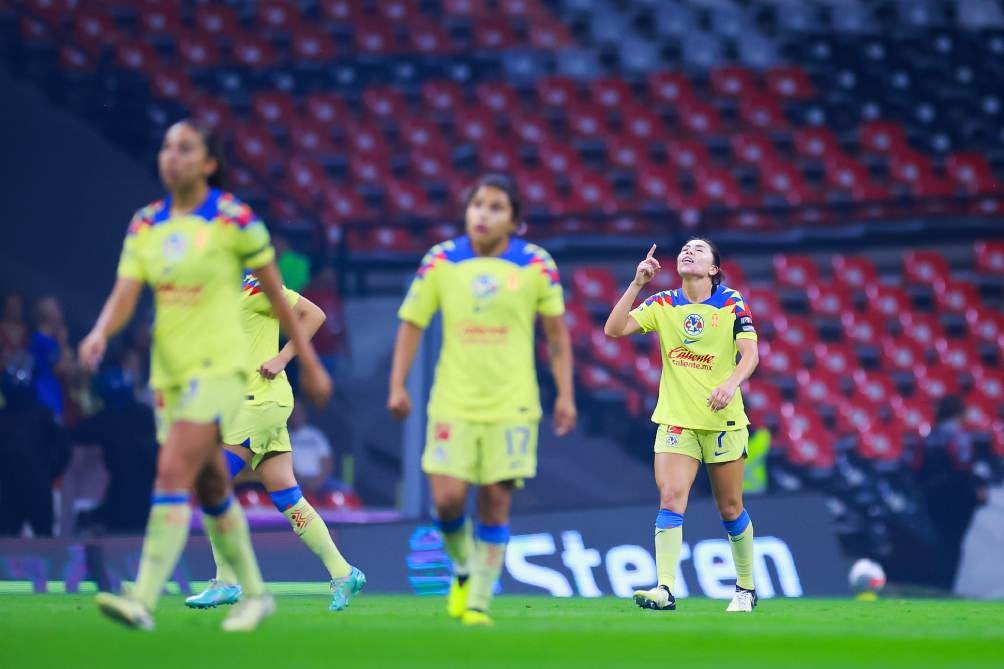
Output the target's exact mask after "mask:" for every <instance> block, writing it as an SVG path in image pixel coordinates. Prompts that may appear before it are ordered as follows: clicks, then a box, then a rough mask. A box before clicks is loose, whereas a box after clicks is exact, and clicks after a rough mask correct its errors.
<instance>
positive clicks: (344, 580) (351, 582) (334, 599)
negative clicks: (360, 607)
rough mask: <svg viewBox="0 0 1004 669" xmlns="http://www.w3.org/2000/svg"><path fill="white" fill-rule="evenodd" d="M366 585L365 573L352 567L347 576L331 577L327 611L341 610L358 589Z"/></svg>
mask: <svg viewBox="0 0 1004 669" xmlns="http://www.w3.org/2000/svg"><path fill="white" fill-rule="evenodd" d="M365 586H366V574H364V573H362V572H361V571H360V570H359V569H357V568H355V567H353V568H352V571H350V572H349V575H348V576H343V577H341V578H333V579H331V606H329V607H328V610H329V611H342V610H344V609H345V608H346V607H348V605H349V602H351V601H352V598H353V597H355V596H356V595H357V594H358V593H359V591H360V590H362V589H363V588H364V587H365Z"/></svg>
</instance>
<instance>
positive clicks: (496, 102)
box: [474, 81, 520, 113]
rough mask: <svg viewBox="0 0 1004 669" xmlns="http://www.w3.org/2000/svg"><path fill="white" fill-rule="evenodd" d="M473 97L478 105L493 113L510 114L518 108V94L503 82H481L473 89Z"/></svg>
mask: <svg viewBox="0 0 1004 669" xmlns="http://www.w3.org/2000/svg"><path fill="white" fill-rule="evenodd" d="M474 96H475V97H476V98H477V100H478V103H479V104H480V105H482V106H483V107H487V108H488V109H491V110H492V111H493V112H504V113H512V112H514V111H515V110H516V109H518V108H519V106H520V103H519V93H518V92H517V91H516V89H515V88H513V87H512V85H510V84H507V83H504V82H496V81H486V82H482V83H480V84H478V85H477V87H476V88H475V89H474Z"/></svg>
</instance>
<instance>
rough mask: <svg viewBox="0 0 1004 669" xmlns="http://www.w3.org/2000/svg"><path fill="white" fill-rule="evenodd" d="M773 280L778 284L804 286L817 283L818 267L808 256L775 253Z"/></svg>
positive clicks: (795, 286)
mask: <svg viewBox="0 0 1004 669" xmlns="http://www.w3.org/2000/svg"><path fill="white" fill-rule="evenodd" d="M774 280H775V281H776V282H777V284H778V285H780V286H790V287H793V288H804V287H805V286H806V285H808V284H810V283H814V284H818V283H819V269H818V267H816V263H815V261H814V260H812V258H809V257H808V256H798V255H784V254H777V255H775V256H774Z"/></svg>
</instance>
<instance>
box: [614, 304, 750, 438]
mask: <svg viewBox="0 0 1004 669" xmlns="http://www.w3.org/2000/svg"><path fill="white" fill-rule="evenodd" d="M631 316H632V317H633V318H634V319H635V320H636V321H637V322H638V325H640V326H641V329H642V332H653V331H655V332H657V333H658V334H659V345H660V347H661V348H662V379H661V381H660V385H659V401H658V403H657V404H656V406H655V411H654V412H653V414H652V421H653V422H654V423H658V424H660V425H675V426H677V427H684V428H689V429H692V430H716V431H729V430H738V429H740V428H743V427H746V426H747V425H749V419H747V418H746V410H745V407H744V406H743V398H742V394H741V392H740V391H739V390H736V394H735V396H733V398H732V401H731V402H729V404H728V406H726V407H725V408H723V409H722V410H721V411H712V410H711V409H710V408H708V402H707V400H708V396H709V395H711V391H712V390H714V389H715V388H717V387H718V386H719V385H721V384H722V383H724V382H725V380H726V379H728V378H729V376H730V375H731V374H732V372H734V371H735V368H736V354H737V352H738V351H737V349H736V344H735V340H736V339H752V340H753V341H756V339H757V335H756V330H755V329H754V327H753V318H752V316H751V315H750V312H749V309H747V307H746V302H745V301H744V300H743V297H742V295H740V294H739V291H737V290H733V289H731V288H729V287H727V286H718V287H716V288H715V290H714V292H712V294H711V297H710V298H708V299H707V300H706V301H704V302H701V303H700V304H693V303H692V302H690V301H689V300H688V299H687V298H686V297H685V296H684V294H683V290H682V289H677V290H667V291H663V292H661V293H656V294H655V295H653V296H651V297H650V298H648V299H647V300H645V301H644V302H643V303H642V304H640V305H638V307H636V308H635V309H634V310H633V311H631Z"/></svg>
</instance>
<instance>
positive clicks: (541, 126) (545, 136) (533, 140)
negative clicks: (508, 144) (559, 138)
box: [509, 112, 551, 145]
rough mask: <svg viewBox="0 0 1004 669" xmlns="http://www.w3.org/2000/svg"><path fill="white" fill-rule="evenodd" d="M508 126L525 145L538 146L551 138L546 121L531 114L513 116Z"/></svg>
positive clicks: (524, 113) (521, 113) (522, 113)
mask: <svg viewBox="0 0 1004 669" xmlns="http://www.w3.org/2000/svg"><path fill="white" fill-rule="evenodd" d="M509 125H510V126H511V128H512V131H513V132H514V133H515V135H516V137H518V138H519V139H520V140H522V141H523V142H524V143H526V144H531V145H533V144H540V143H542V142H545V141H548V140H549V139H550V137H551V131H550V129H549V128H548V124H547V121H545V120H544V119H543V118H541V117H540V116H538V115H536V114H534V113H531V112H520V113H518V114H514V115H513V116H512V117H511V118H510V123H509Z"/></svg>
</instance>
